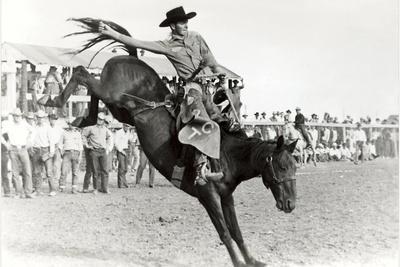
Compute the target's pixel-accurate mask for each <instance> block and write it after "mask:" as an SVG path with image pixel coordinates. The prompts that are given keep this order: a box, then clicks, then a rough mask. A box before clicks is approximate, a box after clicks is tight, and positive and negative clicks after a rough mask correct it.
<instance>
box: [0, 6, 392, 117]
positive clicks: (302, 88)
mask: <svg viewBox="0 0 400 267" xmlns="http://www.w3.org/2000/svg"><path fill="white" fill-rule="evenodd" d="M179 5H183V6H184V8H185V10H186V12H190V11H195V12H197V16H196V17H195V18H193V19H191V20H190V23H189V29H190V30H194V31H197V32H199V33H201V34H202V35H203V37H204V38H205V40H206V41H207V43H208V45H209V46H210V48H211V49H212V51H213V53H214V55H215V57H216V58H217V60H218V61H219V63H221V64H222V65H224V66H226V67H228V68H230V69H231V70H233V71H234V72H236V73H238V74H240V75H241V76H242V77H243V78H244V79H245V85H246V88H245V89H244V91H243V93H242V95H243V102H244V103H245V106H246V109H247V113H248V114H253V113H254V112H256V111H260V112H261V111H265V112H267V113H271V112H272V111H276V110H280V111H284V110H286V109H292V110H294V108H295V107H296V106H300V107H302V108H303V113H304V114H305V115H310V114H311V113H314V112H315V113H318V114H320V115H322V114H323V112H325V111H326V112H329V113H330V114H331V115H334V116H338V117H339V118H342V117H343V115H347V114H350V115H353V116H355V117H359V116H366V115H370V116H371V117H373V118H374V117H377V116H378V117H386V116H387V115H389V114H394V113H398V112H399V90H398V89H399V41H398V38H399V34H398V31H399V26H398V25H399V11H398V9H399V7H398V1H396V0H384V1H382V0H380V1H378V0H335V1H332V0H257V1H256V0H252V1H251V0H247V1H237V0H236V1H233V0H229V1H228V0H221V1H212V0H201V1H198V0H188V1H173V0H163V1H155V0H141V1H138V0H114V1H109V0H108V1H105V0H100V1H88V0H64V1H59V0H51V1H50V0H35V1H30V0H3V1H2V14H1V20H2V21H1V22H2V42H4V41H8V42H18V43H28V44H38V45H46V46H58V47H70V48H77V47H78V46H79V44H80V43H81V41H82V40H83V39H77V38H69V39H63V38H62V36H63V35H65V34H68V33H71V32H74V31H76V30H78V28H77V27H76V26H75V25H74V24H73V23H72V22H66V19H67V18H70V17H95V18H102V19H109V20H112V21H114V22H116V23H118V24H120V25H121V26H123V27H125V28H126V29H128V31H129V32H130V33H131V34H132V36H135V37H136V38H138V39H142V40H160V39H164V38H166V36H167V35H168V32H169V30H168V28H159V27H158V25H159V23H160V22H161V21H162V20H163V19H164V18H165V12H166V11H168V10H170V9H172V8H174V7H177V6H179Z"/></svg>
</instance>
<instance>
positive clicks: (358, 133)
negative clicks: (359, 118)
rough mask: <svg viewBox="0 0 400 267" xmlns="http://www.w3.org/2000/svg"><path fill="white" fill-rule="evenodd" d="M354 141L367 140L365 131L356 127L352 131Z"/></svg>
mask: <svg viewBox="0 0 400 267" xmlns="http://www.w3.org/2000/svg"><path fill="white" fill-rule="evenodd" d="M354 141H356V142H357V141H362V142H366V141H367V135H366V134H365V131H364V130H362V129H357V130H355V131H354Z"/></svg>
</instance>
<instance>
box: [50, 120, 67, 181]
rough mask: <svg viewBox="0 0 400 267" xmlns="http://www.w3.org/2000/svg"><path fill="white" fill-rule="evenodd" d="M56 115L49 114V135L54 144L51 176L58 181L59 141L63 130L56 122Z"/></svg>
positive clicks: (59, 167) (59, 173)
mask: <svg viewBox="0 0 400 267" xmlns="http://www.w3.org/2000/svg"><path fill="white" fill-rule="evenodd" d="M57 121H58V116H57V115H56V114H50V115H49V122H50V137H51V139H52V143H53V144H54V146H55V147H54V156H53V158H52V161H53V162H52V164H53V178H54V181H58V180H59V179H60V175H61V160H62V159H61V150H60V142H61V137H62V135H63V132H64V130H63V129H62V128H61V127H60V126H59V125H58V124H57Z"/></svg>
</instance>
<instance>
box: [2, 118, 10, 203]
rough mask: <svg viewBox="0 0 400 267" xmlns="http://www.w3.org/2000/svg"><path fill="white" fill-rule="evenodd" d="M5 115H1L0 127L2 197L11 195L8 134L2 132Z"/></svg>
mask: <svg viewBox="0 0 400 267" xmlns="http://www.w3.org/2000/svg"><path fill="white" fill-rule="evenodd" d="M5 121H6V117H1V128H2V129H3V136H2V138H1V187H2V188H3V193H4V197H10V196H11V190H10V179H9V178H8V152H9V150H8V149H7V147H8V146H9V145H8V143H7V142H9V140H10V139H9V138H8V134H6V133H4V129H5V128H4V127H5V124H6V123H3V122H5Z"/></svg>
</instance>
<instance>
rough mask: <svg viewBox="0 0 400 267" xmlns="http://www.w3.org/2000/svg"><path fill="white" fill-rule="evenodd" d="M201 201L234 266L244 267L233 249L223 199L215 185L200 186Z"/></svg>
mask: <svg viewBox="0 0 400 267" xmlns="http://www.w3.org/2000/svg"><path fill="white" fill-rule="evenodd" d="M198 192H199V197H198V199H199V201H200V203H201V204H202V205H203V206H204V208H205V209H206V210H207V213H208V215H209V216H210V219H211V221H212V223H213V224H214V227H215V228H216V230H217V232H218V234H219V237H220V239H221V241H222V242H223V243H224V245H225V246H226V248H227V250H228V252H229V255H230V257H231V260H232V263H233V265H234V266H235V267H236V266H243V263H242V262H240V261H239V257H238V255H237V253H236V251H235V249H234V247H233V240H232V238H231V235H230V234H229V230H228V228H227V226H226V223H225V219H224V214H223V212H222V207H221V199H220V197H219V195H218V193H217V192H216V190H215V188H214V185H213V184H212V183H209V184H207V185H205V186H198Z"/></svg>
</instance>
